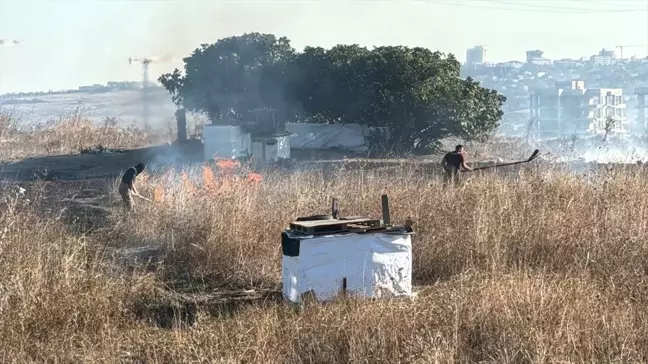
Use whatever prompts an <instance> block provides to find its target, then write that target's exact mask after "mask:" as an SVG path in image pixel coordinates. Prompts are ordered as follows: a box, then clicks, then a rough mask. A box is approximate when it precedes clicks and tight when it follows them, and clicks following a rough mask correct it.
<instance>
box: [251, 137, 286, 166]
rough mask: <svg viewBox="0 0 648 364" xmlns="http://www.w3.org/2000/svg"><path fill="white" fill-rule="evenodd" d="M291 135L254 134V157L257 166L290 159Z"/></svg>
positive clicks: (252, 138)
mask: <svg viewBox="0 0 648 364" xmlns="http://www.w3.org/2000/svg"><path fill="white" fill-rule="evenodd" d="M290 135H291V134H290V133H288V132H279V133H272V134H258V133H252V135H251V140H252V153H251V154H252V156H253V157H254V160H255V161H256V163H257V164H260V165H261V164H273V163H277V162H279V161H280V160H285V159H290Z"/></svg>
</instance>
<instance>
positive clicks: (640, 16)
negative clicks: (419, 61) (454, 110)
mask: <svg viewBox="0 0 648 364" xmlns="http://www.w3.org/2000/svg"><path fill="white" fill-rule="evenodd" d="M370 4H371V5H370ZM646 7H648V5H646V2H645V1H644V0H641V1H638V0H597V1H596V2H590V1H585V0H570V1H559V0H506V1H503V0H502V1H500V0H398V1H397V0H383V1H380V0H378V1H371V3H369V2H368V1H335V0H330V1H326V2H324V1H308V0H301V1H297V0H293V1H288V0H286V1H272V0H267V1H246V0H238V1H236V2H234V1H219V0H214V1H201V0H186V1H183V2H179V1H175V0H167V1H158V2H155V1H145V0H144V1H136V0H132V1H126V0H111V1H107V0H84V1H83V2H81V1H80V0H57V1H53V0H23V1H13V0H0V9H1V10H0V39H17V40H24V41H25V43H23V44H20V45H16V46H14V47H0V93H6V92H20V91H47V90H50V89H51V90H58V89H73V88H76V87H78V86H81V85H91V84H96V83H100V84H105V83H106V82H107V81H110V80H128V81H139V80H140V79H141V67H140V66H138V65H129V64H128V58H129V57H150V56H171V57H175V58H182V57H186V56H188V55H189V54H190V53H191V51H192V50H194V49H195V48H197V47H198V46H199V45H200V44H201V43H213V42H215V41H216V40H218V39H219V38H223V37H227V36H232V35H240V34H243V33H245V32H254V31H258V32H263V33H273V34H276V35H278V36H287V37H288V38H290V39H291V41H292V44H293V46H294V47H295V48H296V49H298V50H301V49H303V48H304V46H307V45H318V46H323V47H331V46H333V45H335V44H340V43H343V44H344V43H346V44H348V43H358V44H360V45H363V46H367V47H371V46H374V45H406V46H423V47H427V48H430V49H436V50H439V51H441V52H444V53H453V54H455V56H456V57H457V59H459V60H460V61H462V62H463V61H465V55H466V49H468V48H471V47H473V46H475V45H483V46H485V47H486V48H487V49H488V55H487V57H486V61H487V62H489V61H492V62H503V61H508V60H519V61H524V60H525V52H526V51H527V50H531V49H541V50H543V51H544V56H545V57H546V58H550V59H561V58H574V59H577V58H581V57H589V56H591V55H593V54H596V53H597V52H598V51H600V50H601V49H602V48H606V49H610V50H614V47H615V46H616V45H623V44H642V45H644V46H643V47H641V48H638V49H637V48H633V49H625V50H624V57H626V58H629V57H630V56H631V55H633V54H636V55H637V56H638V57H640V58H643V57H645V56H646V46H648V27H647V26H648V22H647V20H648V18H647V16H648V9H646ZM171 15H172V16H171ZM593 25H596V26H593ZM181 66H182V64H158V65H152V67H151V70H150V71H151V78H152V79H155V78H157V77H158V76H159V75H160V74H162V73H166V72H169V71H171V70H173V68H175V67H181Z"/></svg>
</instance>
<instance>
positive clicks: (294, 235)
mask: <svg viewBox="0 0 648 364" xmlns="http://www.w3.org/2000/svg"><path fill="white" fill-rule="evenodd" d="M337 211H339V210H338V209H337V201H335V200H334V203H333V209H332V214H331V215H330V216H329V215H319V216H311V217H306V218H298V219H297V220H296V221H294V222H292V223H290V228H289V229H287V230H286V231H284V232H283V233H282V241H281V245H282V253H283V254H282V255H283V257H282V276H283V296H284V298H285V299H286V300H288V301H290V302H293V303H301V302H303V300H304V299H306V297H309V296H310V297H311V298H314V299H315V300H317V301H320V302H324V301H328V300H330V299H333V298H335V297H337V296H339V295H352V296H356V297H365V298H387V297H410V296H411V295H412V240H411V235H412V233H413V231H412V229H411V226H409V225H408V226H394V225H391V224H390V219H389V206H388V199H387V196H383V220H382V221H381V220H377V219H373V218H366V217H348V218H341V217H339V216H337V215H339V213H338V212H337Z"/></svg>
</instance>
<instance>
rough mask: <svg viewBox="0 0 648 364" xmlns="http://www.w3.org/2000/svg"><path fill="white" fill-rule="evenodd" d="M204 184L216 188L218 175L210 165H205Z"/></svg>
mask: <svg viewBox="0 0 648 364" xmlns="http://www.w3.org/2000/svg"><path fill="white" fill-rule="evenodd" d="M203 184H204V186H205V188H207V189H214V188H216V176H215V175H214V171H213V170H212V169H211V168H210V167H209V166H203Z"/></svg>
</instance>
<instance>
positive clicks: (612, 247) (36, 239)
mask: <svg viewBox="0 0 648 364" xmlns="http://www.w3.org/2000/svg"><path fill="white" fill-rule="evenodd" d="M9 124H10V122H9V121H6V122H5V124H4V125H5V126H4V128H3V129H2V130H1V131H0V132H1V133H2V138H3V139H8V140H12V141H11V142H6V143H2V145H0V155H2V156H3V160H9V159H17V158H21V157H23V156H27V155H29V156H31V155H35V154H39V153H54V152H56V153H61V152H78V150H79V149H82V148H87V147H90V146H93V145H97V144H101V145H104V146H106V147H127V146H131V147H132V146H133V145H135V144H137V145H141V144H147V143H153V142H154V140H153V139H154V138H151V137H149V136H148V135H145V133H143V132H141V131H138V130H134V129H133V130H122V129H118V128H117V127H114V126H104V127H91V126H90V125H89V124H84V123H83V121H81V120H76V121H74V120H73V121H69V122H66V121H61V122H60V124H59V125H57V126H55V127H58V128H59V131H56V129H54V130H52V129H47V130H34V131H31V132H29V133H27V132H18V131H16V130H15V128H13V127H10V125H9ZM76 128H80V129H81V130H83V133H82V134H77V133H76V131H77V129H76ZM46 145H55V146H56V147H55V148H52V147H46ZM48 148H49V149H48ZM538 173H539V172H537V171H535V170H534V169H528V170H524V171H521V172H520V173H519V174H514V175H513V176H511V175H508V176H506V177H503V176H500V175H498V174H488V175H482V176H477V177H474V178H473V179H471V180H470V181H469V182H468V183H467V184H466V185H465V186H464V187H462V188H461V189H457V190H444V189H443V188H442V187H441V185H440V183H439V181H438V180H437V179H436V178H433V177H429V176H423V175H422V174H421V173H417V172H416V171H415V170H414V169H411V170H410V169H406V170H401V171H398V173H394V171H354V170H340V171H338V172H336V174H335V176H333V178H332V177H331V176H330V175H324V174H323V173H321V172H318V171H305V172H304V171H302V172H295V173H291V174H286V173H283V172H277V171H268V172H262V173H261V174H262V180H261V181H258V180H255V179H254V178H250V176H249V171H247V170H246V168H245V167H244V166H241V167H237V166H235V167H234V168H229V167H228V166H221V167H218V166H210V167H205V166H193V167H187V168H186V169H185V170H182V171H181V170H177V169H176V170H169V171H167V172H160V173H154V174H148V175H144V176H143V178H141V181H139V183H140V184H141V187H140V190H141V192H142V194H144V195H147V196H151V198H152V199H153V200H154V202H153V203H146V202H145V201H137V212H136V213H135V214H133V215H132V216H125V215H123V214H122V210H121V207H120V204H119V201H118V196H117V194H116V192H115V185H116V181H115V180H93V181H82V180H81V181H68V182H63V181H59V182H56V181H54V182H51V181H49V182H48V181H31V182H15V183H10V182H7V183H5V184H4V185H3V186H4V187H3V190H2V197H3V200H2V206H1V207H0V267H1V272H2V274H0V362H3V363H40V362H51V363H267V364H269V363H281V364H283V363H603V362H604V363H640V362H646V361H648V262H647V261H646V257H647V256H648V184H647V183H646V179H647V175H646V174H645V173H644V172H643V170H642V169H639V168H636V169H634V170H624V169H622V168H615V169H614V170H610V171H606V170H603V171H599V172H597V175H596V176H595V178H592V177H591V176H590V177H589V179H588V180H587V181H585V180H584V177H581V176H577V175H568V174H564V173H561V172H556V173H552V174H550V175H549V177H547V176H548V175H547V174H545V173H543V174H542V175H540V174H538ZM18 185H19V186H21V187H23V188H25V190H26V191H25V192H24V193H21V191H20V190H19V189H18V187H17V186H18ZM382 193H387V194H389V196H390V199H391V201H392V217H393V218H394V219H395V220H396V221H397V222H403V221H404V220H405V219H406V218H407V217H409V216H411V217H412V218H413V220H414V221H415V229H416V231H417V235H415V237H414V241H413V244H414V267H413V268H414V280H415V284H416V285H417V286H418V292H419V295H418V297H417V298H416V299H413V300H411V301H403V300H398V301H376V302H368V301H361V300H352V299H349V300H340V301H338V302H332V303H329V304H325V305H318V304H312V305H307V306H305V307H304V309H303V310H302V311H298V310H295V309H294V308H293V307H291V306H288V305H286V304H284V303H282V302H281V299H280V297H277V296H278V295H277V294H276V292H277V290H280V282H281V279H280V278H281V276H280V275H281V249H280V232H281V231H282V230H283V229H284V228H285V227H286V226H287V224H288V222H290V221H291V220H292V219H294V218H295V217H297V216H300V215H306V214H314V213H322V212H326V210H327V209H328V206H329V201H330V198H331V197H337V198H339V199H340V201H341V209H342V214H343V215H373V216H379V213H380V203H379V201H380V195H381V194H382ZM137 258H139V260H137ZM171 312H176V313H177V315H176V316H177V318H176V319H175V320H171V317H172V316H173V315H172V314H171ZM187 322H189V323H192V324H193V325H186V324H185V323H187Z"/></svg>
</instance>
